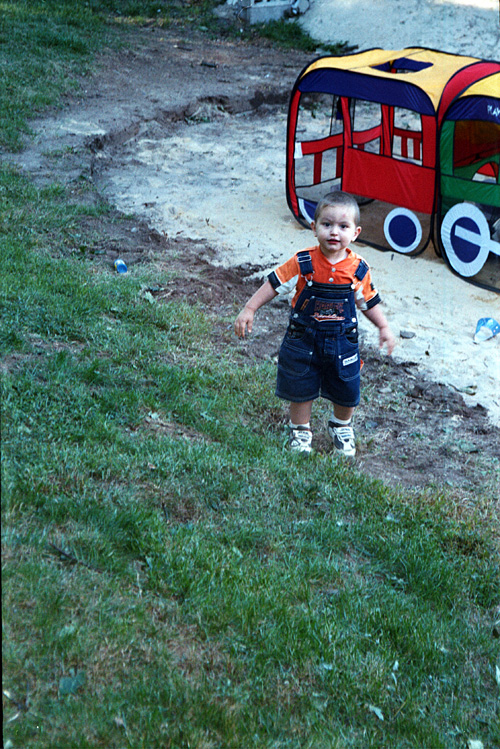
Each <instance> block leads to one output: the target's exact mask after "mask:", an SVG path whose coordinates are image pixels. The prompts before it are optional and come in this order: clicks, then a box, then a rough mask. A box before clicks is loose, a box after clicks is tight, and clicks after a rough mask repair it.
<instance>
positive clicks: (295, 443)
mask: <svg viewBox="0 0 500 749" xmlns="http://www.w3.org/2000/svg"><path fill="white" fill-rule="evenodd" d="M289 429H290V436H289V438H288V446H289V448H290V450H292V452H295V453H310V452H311V450H312V432H311V430H310V429H309V427H305V426H301V425H299V426H297V427H289Z"/></svg>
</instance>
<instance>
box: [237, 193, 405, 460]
mask: <svg viewBox="0 0 500 749" xmlns="http://www.w3.org/2000/svg"><path fill="white" fill-rule="evenodd" d="M311 229H312V231H313V232H314V235H315V237H316V239H317V240H318V244H317V245H316V246H315V247H310V248H309V249H307V250H303V251H302V252H298V253H296V254H295V255H294V256H293V257H292V258H290V260H287V262H285V263H283V265H280V266H279V267H278V268H276V270H274V271H273V272H272V273H270V274H269V276H268V279H267V281H266V282H265V283H264V284H262V286H261V287H260V288H259V289H258V290H257V291H256V292H255V294H254V295H253V296H252V297H251V299H249V301H248V302H247V304H246V305H245V307H244V308H243V310H242V311H241V312H240V314H239V315H238V317H237V318H236V322H235V326H234V327H235V333H236V335H237V336H239V337H240V338H244V337H245V334H246V332H247V331H248V332H249V333H251V332H252V326H253V320H254V315H255V312H256V311H257V310H258V309H259V308H260V307H262V306H263V305H264V304H266V303H267V302H269V301H270V300H271V299H273V298H274V297H275V296H276V295H277V294H286V293H290V292H292V291H294V292H295V294H294V297H293V299H292V310H291V314H290V321H289V324H288V329H287V331H286V334H285V337H284V339H283V343H282V344H281V348H280V353H279V359H278V376H277V384H276V395H277V396H278V397H279V398H283V399H285V400H287V401H289V403H290V421H289V428H290V439H289V445H290V448H291V449H292V450H294V451H297V452H305V453H309V452H311V444H312V432H311V424H310V422H311V411H312V404H313V401H314V400H315V399H316V398H318V397H319V396H320V395H321V396H322V397H323V398H326V399H327V400H329V401H331V402H332V404H333V413H332V415H331V418H330V420H329V422H328V432H329V434H330V436H331V438H332V440H333V445H334V447H335V448H336V450H338V451H339V452H340V453H341V454H343V455H345V456H346V457H351V458H352V457H354V455H355V453H356V446H355V439H354V430H353V428H352V422H351V420H352V416H353V414H354V409H355V407H356V406H357V405H358V403H359V399H360V371H361V360H360V356H359V348H358V324H357V316H356V310H357V309H360V310H361V311H362V312H363V314H364V315H365V316H366V317H367V318H368V319H369V320H370V321H371V322H372V323H373V324H374V325H376V326H377V328H378V329H379V345H380V348H382V347H383V346H384V344H385V345H386V346H387V352H388V354H391V353H392V351H393V348H394V343H395V341H394V337H393V335H392V333H391V330H390V328H389V325H388V323H387V320H386V318H385V316H384V313H383V312H382V310H381V309H380V297H379V295H378V293H377V291H376V289H375V288H374V286H373V283H372V280H371V274H370V269H369V266H368V264H367V263H366V262H365V261H364V260H363V258H361V257H360V256H359V255H357V254H356V253H355V252H353V250H352V249H350V247H349V245H350V244H351V243H352V242H354V241H355V240H356V238H357V237H358V236H359V233H360V231H361V227H360V226H359V207H358V204H357V202H356V200H355V199H354V198H353V197H352V195H349V194H348V193H345V192H341V191H336V192H331V193H328V194H327V195H326V196H325V197H324V198H323V199H322V200H320V202H319V203H318V205H317V207H316V212H315V214H314V221H313V222H312V224H311Z"/></svg>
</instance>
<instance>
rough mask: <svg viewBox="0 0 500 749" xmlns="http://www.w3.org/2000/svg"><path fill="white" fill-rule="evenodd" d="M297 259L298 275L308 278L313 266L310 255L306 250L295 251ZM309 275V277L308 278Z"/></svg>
mask: <svg viewBox="0 0 500 749" xmlns="http://www.w3.org/2000/svg"><path fill="white" fill-rule="evenodd" d="M297 260H298V263H299V268H300V275H301V276H302V277H303V278H307V279H308V280H310V279H311V277H312V276H313V275H314V268H313V264H312V260H311V255H310V254H309V252H308V251H307V250H302V252H297ZM308 276H309V278H308Z"/></svg>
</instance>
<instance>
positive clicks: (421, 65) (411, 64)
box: [371, 57, 432, 73]
mask: <svg viewBox="0 0 500 749" xmlns="http://www.w3.org/2000/svg"><path fill="white" fill-rule="evenodd" d="M371 67H372V68H374V69H375V70H382V71H383V72H384V73H417V72H418V71H419V70H425V68H431V67H432V62H422V61H421V60H412V59H411V58H409V57H399V58H398V59H397V60H391V61H390V62H384V63H382V65H372V66H371Z"/></svg>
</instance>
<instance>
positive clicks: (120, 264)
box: [115, 258, 128, 273]
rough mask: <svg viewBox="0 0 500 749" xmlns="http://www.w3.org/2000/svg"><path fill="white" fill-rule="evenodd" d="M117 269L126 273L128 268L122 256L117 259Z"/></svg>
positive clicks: (118, 271)
mask: <svg viewBox="0 0 500 749" xmlns="http://www.w3.org/2000/svg"><path fill="white" fill-rule="evenodd" d="M115 270H116V272H117V273H126V272H127V270H128V268H127V266H126V264H125V262H124V261H123V260H120V258H118V259H117V260H115Z"/></svg>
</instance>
